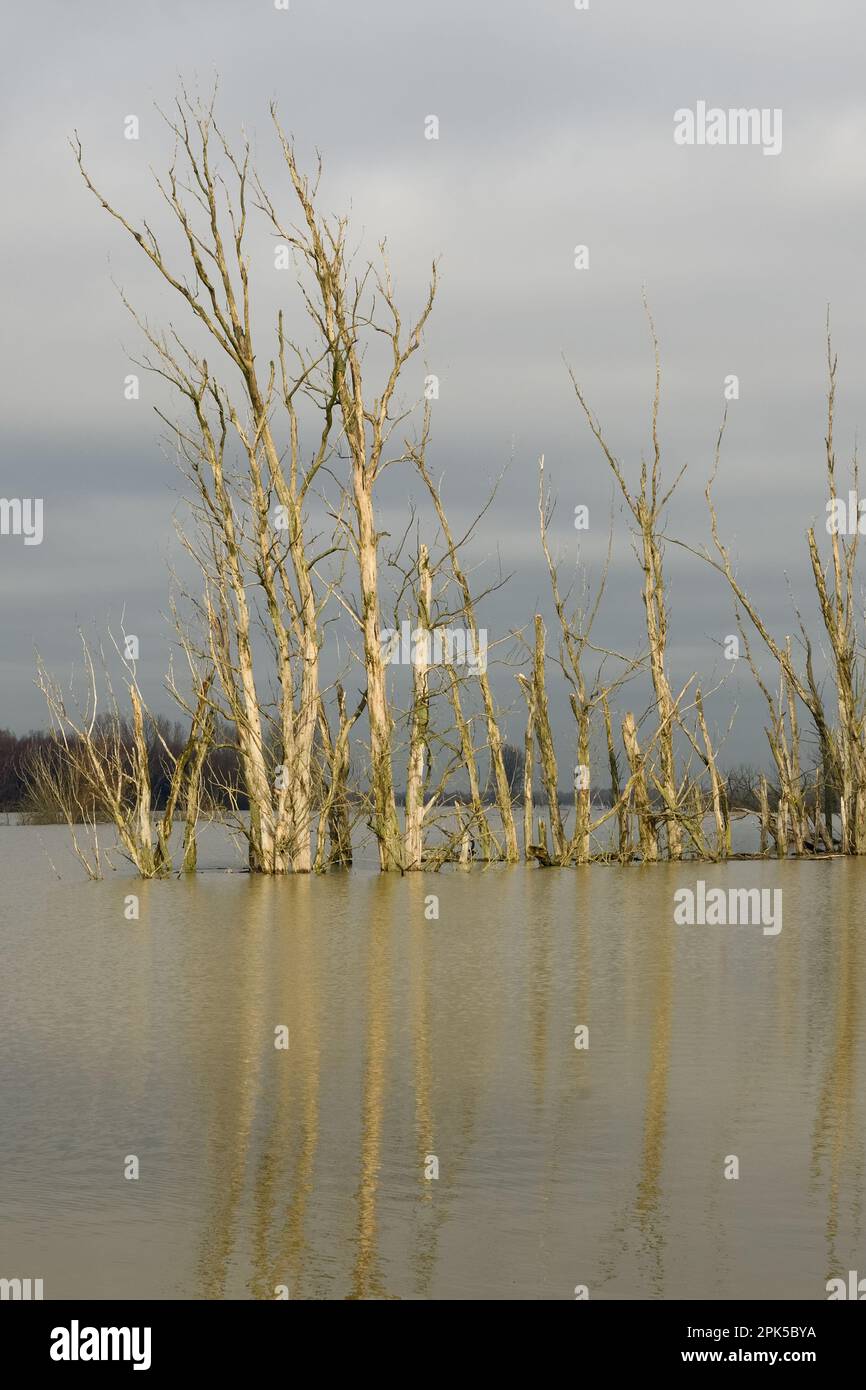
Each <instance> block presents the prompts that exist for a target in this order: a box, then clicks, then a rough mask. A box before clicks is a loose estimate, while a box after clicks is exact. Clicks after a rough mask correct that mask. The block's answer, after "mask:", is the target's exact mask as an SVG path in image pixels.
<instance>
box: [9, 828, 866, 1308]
mask: <svg viewBox="0 0 866 1390" xmlns="http://www.w3.org/2000/svg"><path fill="white" fill-rule="evenodd" d="M213 834H214V832H212V833H211V838H210V840H208V837H207V835H206V837H205V840H206V843H205V855H204V862H205V864H207V863H213V864H217V863H220V862H222V863H225V862H226V855H225V851H224V847H221V846H220V845H219V844H218V843H217V842H216V841H215V840H214V838H213ZM65 842H66V832H65V830H64V829H62V828H60V827H49V828H39V829H37V828H25V827H16V826H11V825H10V826H4V827H0V882H2V888H3V891H2V906H0V951H2V955H0V960H2V985H0V1048H2V1058H3V1067H2V1076H0V1102H2V1112H0V1113H2V1123H0V1277H4V1278H12V1277H20V1278H25V1277H29V1278H42V1279H43V1280H44V1291H45V1297H46V1298H49V1299H50V1298H68V1297H81V1298H108V1297H119V1298H212V1299H218V1298H269V1299H270V1298H274V1297H275V1296H277V1294H278V1293H279V1292H280V1291H281V1290H283V1289H286V1290H288V1294H289V1296H290V1297H291V1298H293V1299H297V1298H315V1299H326V1298H337V1299H345V1298H409V1299H424V1298H449V1299H473V1298H485V1299H509V1298H510V1299H516V1298H519V1299H573V1298H574V1297H575V1289H576V1287H578V1286H585V1287H586V1289H587V1290H588V1293H589V1297H590V1298H591V1299H623V1298H693V1299H724V1298H755V1299H762V1298H796V1299H823V1298H825V1297H826V1289H825V1284H826V1281H827V1279H828V1278H830V1277H831V1276H835V1275H840V1274H841V1275H842V1276H843V1277H845V1276H847V1272H848V1270H859V1272H860V1274H861V1275H863V1274H866V1240H864V1233H863V1210H862V1200H861V1194H862V1191H863V1179H864V1171H863V1158H864V1154H863V1141H864V1135H866V1127H864V1118H866V1114H864V1112H866V1104H864V1084H863V1079H864V1066H866V1057H864V1051H866V1048H864V1036H866V1031H864V1012H863V1011H864V995H866V979H864V972H866V942H864V909H863V906H862V904H863V902H864V901H866V864H863V863H856V862H844V861H841V860H834V861H830V862H824V863H794V862H787V863H777V862H772V863H731V864H729V865H727V866H723V867H719V866H712V865H703V866H695V865H691V866H678V867H674V866H670V865H660V866H657V867H647V868H645V869H641V868H638V867H631V868H625V869H623V868H619V867H605V866H595V867H592V868H589V869H581V870H570V871H556V870H547V871H545V870H539V869H535V868H526V867H524V866H519V867H514V868H506V867H496V868H493V869H490V870H487V871H483V870H480V869H474V870H472V871H469V872H467V871H465V870H460V869H456V870H450V871H448V872H447V873H446V872H443V873H441V874H438V875H421V874H418V875H409V876H406V877H405V878H403V879H399V878H390V877H388V878H386V877H379V876H377V875H376V874H373V873H370V872H366V871H364V870H354V871H352V872H351V873H335V874H332V875H330V876H328V877H325V878H319V879H312V878H309V879H300V878H298V879H288V880H286V881H282V882H269V881H265V880H261V879H257V878H251V877H249V876H247V875H240V874H226V873H221V872H217V871H211V872H203V873H201V874H199V875H198V876H197V877H195V878H194V879H191V880H188V881H180V880H171V881H169V882H163V883H150V884H147V883H144V884H142V883H140V882H137V881H136V880H134V879H131V878H130V877H129V876H128V874H126V873H125V872H124V871H119V872H117V873H115V874H112V875H110V876H109V877H108V878H107V879H106V880H105V881H103V882H99V883H87V882H84V881H82V880H81V875H80V873H78V872H76V869H75V867H74V865H73V862H72V860H71V858H70V857H69V855H68V853H67V851H66V849H65ZM58 874H59V875H60V877H58ZM698 878H702V879H704V880H705V882H706V883H707V884H708V885H712V886H723V887H726V888H729V887H736V888H748V887H770V888H781V889H782V893H783V904H784V914H783V926H782V930H781V931H780V932H779V933H778V934H777V935H769V934H765V933H764V931H763V930H762V928H761V926H760V925H749V926H737V927H731V926H728V927H723V926H678V925H676V924H675V923H674V918H673V894H674V892H675V890H677V889H678V888H681V887H688V886H692V887H694V885H695V883H696V881H697V879H698ZM130 893H135V894H137V896H138V898H139V911H140V915H139V920H138V921H130V920H127V919H126V917H125V915H124V909H125V900H126V898H127V895H128V894H130ZM431 895H435V898H436V900H437V901H432V900H431ZM437 911H438V916H436V913H437ZM581 1028H586V1029H587V1030H588V1039H587V1038H586V1035H584V1034H582V1033H578V1034H577V1035H576V1034H575V1029H581ZM280 1029H285V1030H288V1047H287V1048H278V1047H276V1046H275V1041H279V1040H280V1039H281V1038H284V1037H285V1034H280V1033H279V1032H278V1031H277V1030H280ZM576 1038H577V1040H578V1041H581V1042H582V1041H585V1040H586V1041H588V1046H586V1047H576V1046H575V1041H576ZM133 1156H134V1157H135V1158H136V1159H137V1161H138V1177H137V1178H127V1177H125V1176H124V1173H125V1170H126V1171H131V1170H132V1168H133V1167H134V1165H133V1164H131V1159H132V1157H133ZM733 1158H736V1159H737V1160H738V1165H739V1176H738V1177H736V1178H733V1177H726V1176H725V1174H726V1170H727V1171H728V1172H731V1171H733V1168H734V1165H733V1164H732V1162H731V1160H732V1159H733ZM434 1160H436V1162H434ZM437 1163H438V1177H436V1176H432V1174H433V1173H434V1172H435V1170H436V1167H437Z"/></svg>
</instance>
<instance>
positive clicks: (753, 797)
mask: <svg viewBox="0 0 866 1390" xmlns="http://www.w3.org/2000/svg"><path fill="white" fill-rule="evenodd" d="M103 722H104V723H105V724H106V725H107V722H108V721H107V720H104V721H103ZM114 732H115V730H113V733H114ZM116 733H117V738H118V742H119V743H120V745H121V746H122V747H124V748H125V749H126V752H127V756H128V758H129V759H130V761H131V760H132V757H133V748H134V742H133V730H132V728H131V726H128V725H127V724H126V723H125V721H123V720H120V721H119V727H117V728H116ZM188 736H189V733H188V729H187V727H186V726H185V725H184V724H183V723H182V722H181V721H180V720H175V721H172V720H170V719H165V718H163V717H162V716H159V715H157V716H155V717H154V718H153V720H152V721H151V725H150V728H149V729H148V730H147V732H146V734H145V739H146V746H147V760H148V772H149V775H150V786H151V790H152V806H153V809H154V810H155V811H157V810H164V809H165V806H166V804H167V801H168V798H169V795H170V792H171V779H172V772H173V769H174V767H175V766H176V761H177V759H178V758H179V757H180V756H181V754H182V752H183V749H184V747H185V746H186V742H187V738H188ZM112 741H113V739H112ZM46 759H49V760H54V761H59V762H66V763H71V762H72V761H73V760H71V759H68V758H65V757H64V750H63V744H62V742H60V741H59V740H58V739H57V738H56V736H55V735H53V734H51V733H49V732H46V731H45V730H43V729H39V730H35V731H31V732H30V733H27V734H22V735H20V736H19V735H17V734H13V733H12V732H11V731H10V730H9V729H0V812H4V813H9V812H17V813H19V814H21V815H24V816H25V817H27V818H28V819H30V820H32V821H33V822H34V823H42V824H45V823H54V822H60V821H63V820H64V819H65V816H64V814H63V810H62V807H61V806H59V805H57V804H53V803H52V802H51V801H50V800H48V799H46V796H45V793H44V791H43V790H42V785H41V780H40V779H37V778H36V777H35V776H34V775H33V774H34V769H35V768H37V767H38V766H40V765H44V762H45V760H46ZM502 759H503V763H504V764H505V769H506V773H507V776H508V782H509V786H510V788H511V792H512V796H513V799H514V803H515V804H516V805H522V803H523V778H524V758H523V753H522V751H521V750H520V749H519V748H516V747H514V745H513V744H510V743H505V744H503V746H502ZM202 780H203V784H204V788H205V790H206V793H207V801H208V803H209V804H210V805H211V806H212V807H213V808H214V809H218V808H219V807H221V806H222V807H226V808H228V807H230V806H231V807H232V808H234V809H237V810H242V811H245V810H247V809H248V805H247V800H246V796H245V793H244V787H243V778H242V775H241V769H240V764H239V759H238V751H237V747H236V741H235V737H234V731H233V730H232V729H231V727H229V726H226V727H225V728H223V729H220V730H219V731H218V737H217V740H216V744H215V746H214V747H213V748H211V749H210V751H209V752H208V755H207V757H206V759H205V763H204V771H203V779H202ZM759 780H760V771H759V770H758V769H756V768H753V767H750V766H747V765H745V764H743V765H741V766H739V767H736V768H733V769H732V770H731V771H730V772H728V773H726V774H725V781H726V785H727V789H728V799H729V804H730V805H731V807H732V808H736V809H741V810H750V811H754V810H757V809H758V805H759V801H758V790H757V789H758V782H759ZM349 792H350V795H351V794H352V788H351V783H350V787H349ZM358 795H360V793H358ZM469 796H470V792H469V788H468V787H467V788H466V789H465V790H463V789H461V788H459V787H457V788H455V789H454V790H453V791H451V792H449V794H448V796H446V797H445V798H444V801H445V803H446V804H447V803H452V804H453V803H460V802H466V801H468V800H469ZM573 796H574V792H573V790H571V789H570V788H561V789H560V793H559V800H560V802H561V804H562V805H567V804H568V803H569V802H570V801H571V800H572V799H573ZM592 799H593V801H594V802H595V803H596V805H599V806H612V805H613V804H614V802H615V800H616V798H615V796H614V792H613V790H612V789H611V788H610V787H599V788H596V789H594V790H593V792H592ZM396 800H397V802H398V804H400V805H402V804H404V801H405V792H403V791H400V790H398V791H397V793H396ZM495 800H496V796H495V789H494V788H493V786H492V785H488V787H487V788H486V789H485V792H484V801H485V803H486V804H487V805H493V804H495ZM772 800H774V798H773V796H772V794H771V801H772ZM532 802H533V805H534V806H543V805H545V804H546V802H547V793H546V792H545V791H544V790H543V789H542V788H538V787H536V788H534V789H533V794H532ZM91 809H92V810H95V814H96V819H102V818H103V815H102V810H103V808H101V807H98V806H97V807H95V808H91ZM105 819H110V816H105Z"/></svg>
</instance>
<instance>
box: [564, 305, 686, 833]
mask: <svg viewBox="0 0 866 1390" xmlns="http://www.w3.org/2000/svg"><path fill="white" fill-rule="evenodd" d="M644 306H645V308H646V312H647V318H648V320H649V325H650V332H651V335H652V342H653V352H654V358H655V390H654V394H653V404H652V421H651V423H652V444H653V459H652V464H651V466H650V467H649V468H648V467H647V465H646V462H642V463H641V470H640V482H639V487H638V490H637V491H632V490H631V489H630V488H629V486H628V484H627V483H626V480H625V475H624V473H623V471H622V468H621V466H620V463H619V461H618V460H617V458H616V457H615V456H614V454H613V453H612V451H611V449H610V448H609V446H608V444H607V441H606V439H605V437H604V435H603V433H602V430H601V427H600V425H599V423H598V421H597V419H596V418H595V416H594V415H593V413H592V411H591V410H590V408H589V406H588V404H587V402H586V398H585V396H584V394H583V391H582V390H581V388H580V386H579V385H578V383H577V380H576V378H575V376H574V373H573V372H572V373H571V380H572V384H573V386H574V391H575V394H576V396H577V399H578V401H579V403H580V405H581V408H582V409H583V412H584V414H585V416H586V419H587V421H588V423H589V426H590V429H591V431H592V433H593V435H594V436H595V438H596V440H597V442H598V444H599V445H600V447H601V450H602V453H603V454H604V457H605V459H606V460H607V463H608V465H609V467H610V469H611V471H612V473H613V476H614V478H615V479H616V482H617V483H618V485H619V488H620V490H621V492H622V495H623V497H624V499H625V501H626V504H627V506H628V508H629V510H630V511H631V513H632V516H633V517H634V520H635V523H636V526H637V532H638V544H639V559H640V564H641V569H642V572H643V601H644V615H645V622H646V632H647V641H648V646H649V662H650V672H651V675H652V682H653V690H654V693H655V698H656V705H657V712H658V727H659V730H660V731H661V736H660V737H659V739H658V760H659V774H658V777H657V779H656V781H657V785H658V788H659V791H660V792H661V795H662V797H663V800H664V803H665V825H666V833H667V845H668V852H669V855H670V857H671V858H672V859H680V858H681V857H682V852H683V842H682V830H681V826H680V819H681V809H680V796H679V789H678V786H677V777H676V767H675V756H674V733H675V723H676V721H675V718H674V713H675V703H674V699H673V694H672V692H671V688H670V684H669V682H668V676H667V669H666V653H667V635H668V615H667V601H666V594H665V577H664V543H663V539H662V516H663V513H664V509H665V507H666V506H667V504H668V502H669V501H670V498H671V496H672V494H673V492H674V490H675V488H676V486H677V483H678V482H679V480H680V478H681V477H682V471H683V470H681V471H680V473H679V474H678V475H677V477H676V478H675V479H674V481H673V483H672V484H671V486H670V487H669V488H668V490H667V491H666V492H663V491H662V479H661V446H660V443H659V434H658V415H659V400H660V390H661V364H660V358H659V347H658V339H657V337H656V332H655V327H654V325H653V321H652V316H651V315H650V313H649V309H648V307H647V306H646V300H644Z"/></svg>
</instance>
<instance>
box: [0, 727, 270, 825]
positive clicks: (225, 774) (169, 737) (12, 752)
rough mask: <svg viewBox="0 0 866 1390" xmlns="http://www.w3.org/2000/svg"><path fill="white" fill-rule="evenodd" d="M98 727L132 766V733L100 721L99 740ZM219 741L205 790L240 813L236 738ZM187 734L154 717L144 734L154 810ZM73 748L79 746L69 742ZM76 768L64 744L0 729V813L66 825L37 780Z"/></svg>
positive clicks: (226, 735)
mask: <svg viewBox="0 0 866 1390" xmlns="http://www.w3.org/2000/svg"><path fill="white" fill-rule="evenodd" d="M100 723H101V724H102V726H103V731H104V734H105V741H106V743H108V742H111V743H112V744H114V743H115V742H116V743H117V744H118V745H119V746H120V748H121V749H122V750H124V753H125V756H126V758H127V760H128V763H129V764H130V765H131V764H132V761H133V757H134V740H133V730H132V727H131V725H129V723H128V722H127V721H124V720H118V721H115V722H114V723H113V724H111V727H110V728H109V720H108V718H103V719H102V720H101V721H100V720H99V719H98V720H97V735H98V729H99V725H100ZM218 734H219V736H218V738H217V740H216V742H215V744H214V746H213V747H212V748H211V749H210V750H209V752H208V754H207V757H206V759H205V764H204V770H203V778H202V780H203V784H204V786H205V788H206V790H207V793H208V796H209V799H210V800H211V801H212V802H213V803H215V804H217V805H220V804H225V805H229V804H231V803H232V801H233V803H234V805H235V806H236V807H237V808H238V809H239V810H246V809H247V800H246V795H245V793H244V789H243V785H242V779H241V776H240V773H239V768H238V755H237V748H236V746H235V739H234V733H233V731H232V730H230V729H223V730H220V731H218ZM188 736H189V735H188V730H187V729H186V728H185V727H184V725H183V724H182V723H181V722H180V721H179V720H175V721H172V720H170V719H165V718H163V717H162V716H159V715H157V716H154V718H153V719H152V720H151V721H150V723H149V727H148V728H147V729H146V731H145V742H146V748H147V765H148V772H149V774H150V786H151V790H152V806H153V809H154V810H163V809H164V808H165V805H166V803H167V800H168V796H169V793H170V788H171V778H172V771H173V769H174V767H175V766H176V761H177V759H178V758H179V757H180V756H181V753H182V752H183V749H184V747H185V745H186V741H187V738H188ZM69 744H70V747H71V748H74V747H75V740H74V739H70V740H69ZM74 762H75V759H74V758H73V757H70V756H68V754H67V752H66V750H65V748H64V744H63V742H62V740H59V739H58V738H57V737H56V736H55V735H53V734H51V733H48V732H46V731H45V730H41V729H40V730H36V731H33V732H31V733H28V734H23V735H21V736H18V735H16V734H13V733H11V732H10V730H8V729H0V811H4V812H9V811H16V812H19V813H20V814H22V815H24V816H25V817H27V818H28V819H30V820H32V821H33V822H34V823H37V822H38V823H43V824H45V823H49V824H50V823H54V822H60V821H64V820H65V819H66V816H65V815H64V812H63V808H62V806H61V805H59V804H57V803H56V802H54V801H53V800H52V798H51V797H50V796H48V795H46V791H45V787H44V779H43V778H41V777H39V776H37V775H36V774H37V770H38V769H39V768H43V767H44V766H45V765H46V764H53V765H54V766H55V767H57V768H58V770H59V767H60V766H64V767H65V768H66V770H67V771H70V772H71V769H72V766H73V764H74ZM81 804H82V805H84V806H85V807H86V809H87V811H88V814H89V815H91V816H93V817H95V819H96V820H103V819H105V820H110V819H111V817H110V816H109V815H107V814H106V813H105V808H103V807H101V806H99V805H93V804H92V802H91V799H90V797H89V796H88V795H87V793H86V792H84V791H83V790H82V795H81Z"/></svg>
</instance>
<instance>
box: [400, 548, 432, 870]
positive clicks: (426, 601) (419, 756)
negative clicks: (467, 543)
mask: <svg viewBox="0 0 866 1390" xmlns="http://www.w3.org/2000/svg"><path fill="white" fill-rule="evenodd" d="M432 607H433V599H432V578H431V574H430V554H429V551H428V549H427V546H426V545H422V546H421V548H420V552H419V556H418V613H417V618H418V623H417V629H418V631H419V632H420V634H423V635H422V636H421V640H419V641H416V643H415V650H414V651H413V653H412V708H411V711H410V716H409V760H408V766H407V770H406V820H405V829H404V833H403V864H404V867H405V868H407V869H420V868H422V867H423V863H424V811H425V806H424V788H425V783H426V777H425V768H426V765H427V759H428V758H429V755H430V752H429V746H428V735H429V727H430V663H431V652H430V649H429V648H430V643H431V641H432V632H431V626H432V622H431V613H432Z"/></svg>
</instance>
